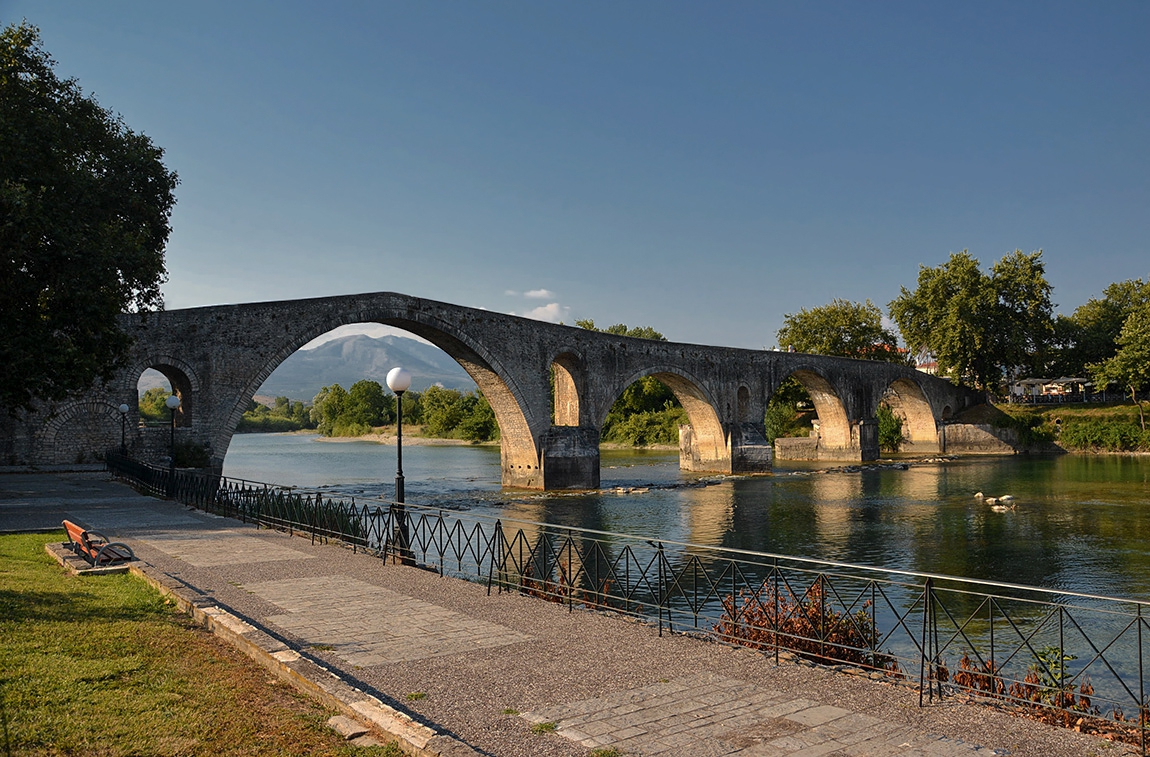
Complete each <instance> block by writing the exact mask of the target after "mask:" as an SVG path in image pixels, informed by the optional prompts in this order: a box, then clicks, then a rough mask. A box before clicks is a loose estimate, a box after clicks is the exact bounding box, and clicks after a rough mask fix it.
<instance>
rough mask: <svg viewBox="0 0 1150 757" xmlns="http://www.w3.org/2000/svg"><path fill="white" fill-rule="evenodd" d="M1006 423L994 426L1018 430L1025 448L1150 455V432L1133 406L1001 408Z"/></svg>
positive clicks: (1007, 406) (1031, 406)
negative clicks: (1144, 453)
mask: <svg viewBox="0 0 1150 757" xmlns="http://www.w3.org/2000/svg"><path fill="white" fill-rule="evenodd" d="M997 408H998V409H999V410H1001V411H1002V415H1003V416H1005V419H1006V420H1002V421H999V422H995V423H994V424H993V425H999V426H1008V427H1013V428H1016V429H1018V430H1019V436H1020V439H1019V440H1020V442H1021V444H1022V446H1024V447H1031V448H1035V447H1041V446H1043V445H1047V446H1050V447H1051V448H1061V449H1064V450H1066V451H1068V452H1126V453H1129V452H1150V430H1147V431H1144V430H1143V429H1142V426H1141V423H1140V422H1139V418H1138V408H1137V407H1135V406H1134V405H1132V404H1129V403H1127V404H1121V403H1108V404H1069V403H1067V404H1063V405H999V406H997Z"/></svg>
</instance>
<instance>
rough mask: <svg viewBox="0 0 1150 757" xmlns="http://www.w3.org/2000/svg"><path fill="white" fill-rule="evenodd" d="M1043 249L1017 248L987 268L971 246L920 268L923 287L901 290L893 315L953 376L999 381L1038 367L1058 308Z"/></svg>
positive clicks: (913, 342)
mask: <svg viewBox="0 0 1150 757" xmlns="http://www.w3.org/2000/svg"><path fill="white" fill-rule="evenodd" d="M1051 292H1052V288H1051V286H1050V285H1049V284H1048V283H1047V281H1046V274H1045V266H1044V264H1043V263H1042V252H1041V251H1038V252H1032V253H1030V254H1029V255H1028V254H1026V253H1024V252H1022V251H1021V250H1015V251H1014V252H1013V253H1011V254H1009V255H1006V256H1004V257H1003V258H1002V260H1000V261H999V262H998V263H997V264H995V266H994V268H993V270H992V272H991V273H990V274H986V273H983V272H982V270H981V268H980V267H979V263H978V260H977V259H975V258H974V257H972V256H971V255H970V253H969V252H967V251H966V250H963V251H962V252H957V253H952V254H951V256H950V259H949V260H948V261H947V262H946V263H944V264H943V265H941V266H939V267H937V268H928V267H927V266H921V267H920V268H919V273H918V287H917V288H916V289H915V290H914V291H913V292H911V291H908V290H907V289H906V287H903V288H902V293H901V294H900V296H899V297H898V299H896V300H894V301H893V302H891V303H890V313H891V318H893V319H894V321H895V323H897V324H898V327H899V330H900V331H901V332H902V336H903V339H904V340H906V343H907V346H908V347H910V348H911V350H913V351H918V350H920V349H926V350H929V351H930V352H932V353H933V354H934V355H935V357H936V358H937V359H938V367H939V372H940V373H943V374H945V375H948V376H950V377H951V378H952V379H953V380H955V381H963V380H970V381H973V382H974V383H975V384H977V385H978V386H981V387H985V388H990V387H993V386H995V385H996V384H997V383H998V381H999V380H1000V379H1001V377H1002V372H1003V370H1011V369H1021V370H1023V371H1031V370H1034V366H1035V365H1036V364H1039V363H1041V362H1042V360H1043V359H1044V358H1045V355H1046V353H1047V351H1048V348H1049V344H1050V341H1051V338H1052V335H1053V330H1054V326H1053V319H1052V317H1051V312H1052V310H1053V308H1054V306H1053V304H1052V303H1051V301H1050V295H1051Z"/></svg>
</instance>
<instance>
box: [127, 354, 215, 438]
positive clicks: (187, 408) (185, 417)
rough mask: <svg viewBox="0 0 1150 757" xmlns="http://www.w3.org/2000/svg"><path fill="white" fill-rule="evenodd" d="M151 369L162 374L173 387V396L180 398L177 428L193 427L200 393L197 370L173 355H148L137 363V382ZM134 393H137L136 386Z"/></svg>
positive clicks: (135, 374) (177, 411) (135, 373)
mask: <svg viewBox="0 0 1150 757" xmlns="http://www.w3.org/2000/svg"><path fill="white" fill-rule="evenodd" d="M149 368H151V369H152V370H154V371H159V372H160V373H162V374H163V376H164V378H166V379H167V380H168V383H169V384H171V385H172V394H175V395H176V396H177V397H179V398H180V407H179V409H177V410H176V427H177V428H186V427H189V426H191V425H192V420H193V418H194V417H195V410H196V404H197V397H198V395H199V393H200V379H199V376H197V375H196V372H195V370H194V369H193V368H192V367H191V366H190V365H188V364H187V363H186V362H184V361H183V360H180V359H179V358H177V357H173V356H171V355H148V356H145V357H144V358H143V359H142V360H139V361H137V364H136V369H135V371H134V376H135V378H136V380H139V377H140V375H141V374H142V373H143V372H144V371H145V370H147V369H149ZM133 393H135V387H134V386H133Z"/></svg>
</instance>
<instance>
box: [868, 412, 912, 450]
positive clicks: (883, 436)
mask: <svg viewBox="0 0 1150 757" xmlns="http://www.w3.org/2000/svg"><path fill="white" fill-rule="evenodd" d="M875 420H876V421H878V448H879V449H880V450H882V451H883V452H898V451H899V449H900V448H901V447H902V445H903V442H905V441H906V439H905V437H903V435H902V418H900V417H899V416H898V415H896V414H895V412H894V411H893V410H891V409H890V408H889V407H887V406H886V405H879V406H878V410H877V411H876V412H875Z"/></svg>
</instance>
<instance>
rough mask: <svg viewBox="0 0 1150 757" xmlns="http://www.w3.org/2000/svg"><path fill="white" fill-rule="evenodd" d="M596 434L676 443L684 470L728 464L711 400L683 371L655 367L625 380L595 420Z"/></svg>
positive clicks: (639, 443) (610, 439)
mask: <svg viewBox="0 0 1150 757" xmlns="http://www.w3.org/2000/svg"><path fill="white" fill-rule="evenodd" d="M600 428H601V433H600V439H601V440H602V441H605V442H616V443H622V444H628V445H631V446H646V445H652V444H670V445H676V446H678V447H679V465H680V468H682V469H683V470H697V471H719V470H728V471H729V468H730V451H729V450H728V445H727V436H726V433H725V431H724V429H723V425H722V423H721V422H720V421H719V416H718V413H717V412H716V411H715V408H714V406H713V404H712V401H711V399H710V398H709V397H708V396H707V394H706V392H704V391H703V389H702V388H701V387H700V386H699V384H698V383H697V382H696V381H694V380H692V379H691V378H689V377H687V376H683V375H681V374H679V373H675V372H672V371H667V370H659V369H656V370H654V371H653V372H651V373H649V374H646V375H643V376H640V377H639V378H637V379H636V380H635V381H633V382H632V383H631V384H629V385H628V386H627V387H626V388H625V389H624V390H623V391H622V392H621V393H620V395H619V397H618V399H616V401H615V403H614V404H613V405H612V406H611V409H610V410H609V411H608V413H607V414H606V416H605V417H604V418H603V419H602V420H601V421H600Z"/></svg>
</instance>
